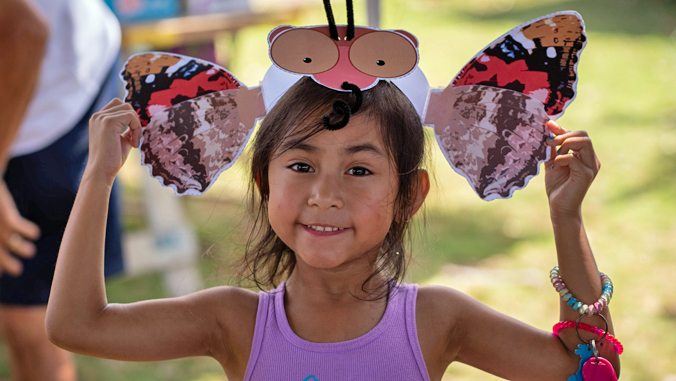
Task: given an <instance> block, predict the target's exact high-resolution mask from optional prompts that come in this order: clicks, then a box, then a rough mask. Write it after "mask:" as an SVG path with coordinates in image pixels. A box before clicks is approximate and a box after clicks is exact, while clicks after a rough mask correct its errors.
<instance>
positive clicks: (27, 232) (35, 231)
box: [13, 217, 40, 241]
mask: <svg viewBox="0 0 676 381" xmlns="http://www.w3.org/2000/svg"><path fill="white" fill-rule="evenodd" d="M13 228H14V230H15V231H16V232H17V233H19V234H21V236H23V237H25V238H27V239H30V240H33V241H35V240H36V239H38V238H40V227H39V226H38V225H36V224H35V223H34V222H33V221H30V220H27V219H25V218H23V217H19V218H18V220H17V221H16V222H15V223H14V226H13Z"/></svg>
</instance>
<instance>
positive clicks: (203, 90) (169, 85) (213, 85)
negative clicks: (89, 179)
mask: <svg viewBox="0 0 676 381" xmlns="http://www.w3.org/2000/svg"><path fill="white" fill-rule="evenodd" d="M120 77H121V78H122V80H123V81H124V82H125V89H126V95H125V102H127V103H130V104H131V105H132V106H133V107H134V109H135V110H136V112H137V113H138V115H139V118H140V119H141V124H142V125H143V126H145V125H147V124H148V123H149V122H150V118H152V116H153V115H155V114H157V113H158V112H160V111H162V110H164V109H166V108H169V107H171V106H173V105H175V104H177V103H179V102H182V101H184V100H187V99H191V98H195V97H198V96H201V95H204V94H208V93H212V92H214V91H221V90H230V89H237V88H239V87H240V86H242V84H241V83H240V82H239V81H238V80H237V79H236V78H235V77H234V76H233V75H232V74H230V73H229V72H228V71H227V70H225V69H224V68H222V67H220V66H218V65H215V64H213V63H211V62H207V61H203V60H200V59H197V58H193V57H187V56H182V55H179V54H169V53H159V52H151V53H142V54H137V55H134V56H131V57H130V58H129V60H127V63H126V64H125V66H124V69H123V70H122V73H120Z"/></svg>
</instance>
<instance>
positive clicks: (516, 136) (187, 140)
mask: <svg viewBox="0 0 676 381" xmlns="http://www.w3.org/2000/svg"><path fill="white" fill-rule="evenodd" d="M324 5H325V9H326V13H327V18H328V20H329V25H323V26H309V27H294V26H288V25H284V26H279V27H277V28H275V29H273V30H272V31H271V32H270V34H269V35H268V45H269V54H270V59H271V61H272V66H271V67H270V69H269V70H268V71H267V73H266V74H265V76H264V78H263V80H262V82H261V84H260V86H259V87H251V88H249V87H246V86H244V85H243V84H242V83H241V82H239V81H238V80H237V79H236V78H235V77H234V76H233V75H232V74H231V73H229V72H228V71H227V70H225V69H224V68H222V67H220V66H218V65H215V64H213V63H210V62H207V61H203V60H200V59H197V58H192V57H186V56H181V55H178V54H171V53H160V52H150V53H141V54H137V55H134V56H132V57H130V58H129V60H128V61H127V63H126V64H125V67H124V69H123V71H122V72H121V74H120V76H121V78H122V80H123V81H124V82H125V84H126V95H125V101H126V102H128V103H130V104H131V105H132V107H134V109H135V110H136V112H137V113H138V115H139V118H140V120H141V124H142V126H143V133H142V141H141V154H142V163H143V164H144V165H146V166H148V167H149V168H150V171H151V174H152V176H153V177H156V178H157V179H159V180H160V182H161V183H162V184H163V185H165V186H168V187H171V188H173V189H174V192H175V193H176V194H177V195H187V194H189V195H200V194H203V193H204V192H206V191H207V190H208V189H209V187H211V185H212V184H213V183H214V181H215V180H216V178H217V177H218V176H219V175H220V174H221V172H223V171H225V170H226V169H228V168H230V167H231V166H232V164H233V163H234V162H235V161H236V160H237V158H238V157H239V156H240V154H241V153H242V151H243V149H244V147H245V146H246V144H247V142H248V140H249V138H250V136H251V133H252V132H253V129H254V126H255V124H256V121H257V120H259V119H262V118H264V117H265V115H266V114H267V113H268V112H269V111H270V110H271V109H272V107H274V105H275V103H276V102H277V100H278V99H279V98H280V97H281V96H282V95H283V94H284V93H285V92H286V91H287V90H288V89H289V88H290V87H291V86H292V85H293V84H295V83H296V82H297V81H298V80H300V79H301V78H303V77H306V76H309V77H311V78H312V79H313V80H314V81H315V82H317V83H318V84H320V85H323V86H325V87H327V88H330V89H333V90H336V91H350V92H352V93H354V94H355V97H356V99H357V101H356V102H355V105H352V106H350V105H348V104H347V102H344V101H334V105H333V106H334V107H333V109H334V112H335V113H337V114H338V116H339V117H341V120H339V122H336V123H330V122H329V115H327V116H325V117H324V125H325V127H326V128H327V129H328V130H336V129H340V128H342V127H344V126H345V125H346V124H347V123H349V118H350V115H351V114H353V113H355V112H357V111H358V109H359V102H360V99H361V92H362V91H368V89H370V88H372V87H373V86H375V85H376V84H377V83H378V82H379V81H390V82H392V83H393V84H394V85H396V86H397V87H398V88H399V89H400V90H401V91H402V92H403V93H404V94H405V95H406V96H407V97H408V99H409V100H410V101H411V103H412V104H413V106H414V107H415V109H416V111H417V112H418V114H419V115H420V117H421V120H422V121H423V123H424V124H425V125H427V126H429V127H432V128H433V129H434V133H435V136H436V139H437V142H438V144H439V147H440V148H441V151H442V152H443V153H444V156H445V157H446V159H447V160H448V162H449V164H450V165H451V166H452V167H453V169H454V170H455V171H456V172H457V173H459V174H460V175H462V176H463V177H465V178H466V179H467V181H468V182H469V184H470V186H471V187H472V188H473V189H474V191H475V192H476V193H477V195H479V197H481V198H482V199H484V200H486V201H490V200H493V199H496V198H509V197H511V196H512V194H513V193H514V191H515V190H517V189H522V188H524V187H525V186H526V185H527V184H528V182H529V181H530V179H531V178H533V177H534V176H536V175H537V174H538V173H539V168H540V164H541V163H543V162H545V161H547V160H549V159H550V156H549V150H548V149H547V144H546V142H547V139H548V138H549V137H550V136H551V133H550V132H549V131H548V130H547V128H546V123H547V121H548V120H556V119H558V118H559V117H560V116H561V115H563V112H564V111H565V109H566V107H568V105H569V104H570V103H571V102H572V101H573V99H574V98H575V95H576V92H577V90H576V88H577V63H578V61H579V59H580V54H581V52H582V50H583V49H584V46H585V45H586V40H587V38H586V35H585V30H584V22H583V21H582V18H581V17H580V15H579V14H578V13H577V12H574V11H564V12H557V13H552V14H549V15H546V16H543V17H540V18H537V19H535V20H531V21H529V22H527V23H524V24H522V25H519V26H517V27H516V28H514V29H512V30H510V31H509V32H507V33H505V34H504V35H502V36H501V37H499V38H498V39H496V40H495V41H493V42H492V43H490V44H489V45H488V46H487V47H485V48H484V49H483V50H481V51H480V52H479V53H478V54H477V55H476V56H474V57H473V58H472V59H471V60H470V61H469V62H468V63H467V64H466V65H465V66H464V67H463V68H462V69H461V70H460V71H459V73H458V74H457V75H456V76H455V78H454V79H453V80H452V81H451V83H450V84H449V85H448V86H447V87H446V88H444V89H430V87H429V84H428V82H427V79H426V78H425V75H424V74H423V72H422V71H421V70H420V68H419V67H418V61H419V53H418V40H417V39H416V38H415V36H413V35H412V34H411V33H409V32H406V31H402V30H381V29H375V28H369V27H363V26H355V25H354V22H353V21H352V20H353V17H352V2H351V0H348V1H347V5H348V25H335V22H334V21H333V14H332V11H331V6H330V4H329V1H328V0H325V1H324ZM340 102H342V103H344V104H342V103H340ZM334 119H335V118H334Z"/></svg>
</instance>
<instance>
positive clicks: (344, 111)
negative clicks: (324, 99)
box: [322, 82, 364, 131]
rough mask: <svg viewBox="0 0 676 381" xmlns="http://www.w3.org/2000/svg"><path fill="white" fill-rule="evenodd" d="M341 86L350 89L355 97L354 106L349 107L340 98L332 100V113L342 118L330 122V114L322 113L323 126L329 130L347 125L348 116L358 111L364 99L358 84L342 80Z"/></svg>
mask: <svg viewBox="0 0 676 381" xmlns="http://www.w3.org/2000/svg"><path fill="white" fill-rule="evenodd" d="M341 88H342V89H343V90H350V91H351V92H352V94H354V96H355V97H356V98H357V99H356V101H355V102H354V106H353V107H352V108H350V105H349V104H348V103H347V102H345V101H344V100H342V99H336V100H335V101H333V104H332V107H333V113H334V114H336V115H338V116H340V117H342V119H341V120H339V121H337V122H336V123H331V116H330V115H328V114H327V115H324V117H322V123H323V124H324V128H326V129H327V130H329V131H336V130H340V129H341V128H343V127H345V126H347V124H348V123H349V122H350V117H351V116H352V115H353V114H354V113H356V112H357V111H359V109H360V108H361V105H362V102H363V100H364V98H363V95H362V93H361V90H360V89H359V86H357V85H355V84H352V83H349V82H343V85H342V86H341Z"/></svg>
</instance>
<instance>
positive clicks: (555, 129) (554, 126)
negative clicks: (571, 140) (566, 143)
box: [547, 120, 570, 135]
mask: <svg viewBox="0 0 676 381" xmlns="http://www.w3.org/2000/svg"><path fill="white" fill-rule="evenodd" d="M547 129H549V131H551V132H552V134H554V135H563V134H565V133H567V132H570V131H568V130H566V129H565V128H563V127H561V126H559V124H558V123H556V122H555V121H553V120H550V121H548V122H547Z"/></svg>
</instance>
